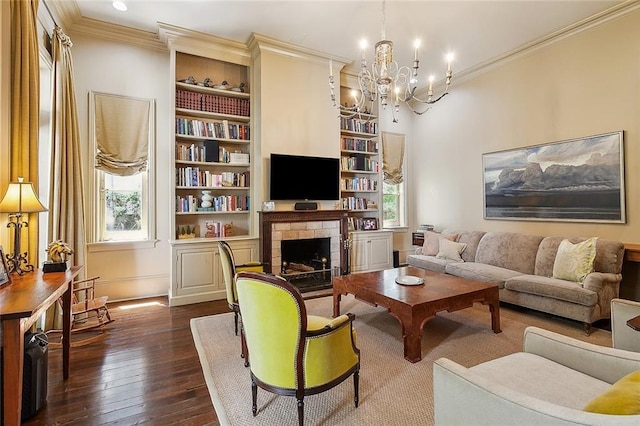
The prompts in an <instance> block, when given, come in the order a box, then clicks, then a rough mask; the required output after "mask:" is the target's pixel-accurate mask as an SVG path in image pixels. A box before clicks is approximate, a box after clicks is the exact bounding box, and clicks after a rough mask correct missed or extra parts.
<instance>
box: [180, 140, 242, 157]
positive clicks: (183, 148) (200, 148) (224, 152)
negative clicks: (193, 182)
mask: <svg viewBox="0 0 640 426" xmlns="http://www.w3.org/2000/svg"><path fill="white" fill-rule="evenodd" d="M176 160H179V161H199V162H204V163H248V162H249V154H247V153H244V152H240V151H237V150H234V151H229V150H228V149H227V148H225V147H221V146H220V144H219V142H218V141H209V140H207V141H204V142H203V143H202V145H200V144H198V145H196V144H191V145H188V144H180V143H177V144H176Z"/></svg>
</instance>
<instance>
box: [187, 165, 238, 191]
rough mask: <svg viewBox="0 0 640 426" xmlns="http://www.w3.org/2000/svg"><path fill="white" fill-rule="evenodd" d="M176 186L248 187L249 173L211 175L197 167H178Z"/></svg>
mask: <svg viewBox="0 0 640 426" xmlns="http://www.w3.org/2000/svg"><path fill="white" fill-rule="evenodd" d="M176 185H177V186H189V187H200V186H207V187H218V188H222V187H229V188H230V187H240V188H245V187H248V186H249V172H248V171H247V172H242V173H234V172H222V173H212V172H210V171H209V170H200V168H198V167H178V168H177V169H176Z"/></svg>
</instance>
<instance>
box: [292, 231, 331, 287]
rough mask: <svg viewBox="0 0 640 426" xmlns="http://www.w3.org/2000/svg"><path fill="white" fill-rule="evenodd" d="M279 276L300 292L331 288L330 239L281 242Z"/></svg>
mask: <svg viewBox="0 0 640 426" xmlns="http://www.w3.org/2000/svg"><path fill="white" fill-rule="evenodd" d="M280 250H281V255H282V265H281V275H282V276H283V277H284V278H285V279H286V280H287V281H289V282H290V283H292V284H293V285H295V286H296V287H298V289H299V290H300V291H301V292H306V291H315V290H321V289H325V288H331V238H310V239H302V240H283V241H281V244H280Z"/></svg>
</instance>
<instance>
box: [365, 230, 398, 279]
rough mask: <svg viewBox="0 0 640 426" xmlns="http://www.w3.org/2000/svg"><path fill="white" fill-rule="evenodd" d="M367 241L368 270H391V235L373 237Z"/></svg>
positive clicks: (387, 233) (388, 233)
mask: <svg viewBox="0 0 640 426" xmlns="http://www.w3.org/2000/svg"><path fill="white" fill-rule="evenodd" d="M369 240H370V243H369V270H372V271H375V270H380V269H390V268H393V235H392V233H391V232H385V233H384V234H379V235H373V236H371V238H370V239H369Z"/></svg>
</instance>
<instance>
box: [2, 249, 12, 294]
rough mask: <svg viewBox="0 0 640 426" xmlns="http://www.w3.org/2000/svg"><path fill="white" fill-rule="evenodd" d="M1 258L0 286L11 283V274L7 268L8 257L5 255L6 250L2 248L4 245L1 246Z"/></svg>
mask: <svg viewBox="0 0 640 426" xmlns="http://www.w3.org/2000/svg"><path fill="white" fill-rule="evenodd" d="M0 259H1V260H0V287H3V286H4V285H6V284H9V283H11V276H10V275H9V270H8V269H7V259H6V258H5V257H4V250H2V246H0Z"/></svg>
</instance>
